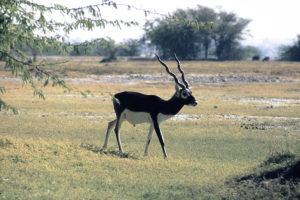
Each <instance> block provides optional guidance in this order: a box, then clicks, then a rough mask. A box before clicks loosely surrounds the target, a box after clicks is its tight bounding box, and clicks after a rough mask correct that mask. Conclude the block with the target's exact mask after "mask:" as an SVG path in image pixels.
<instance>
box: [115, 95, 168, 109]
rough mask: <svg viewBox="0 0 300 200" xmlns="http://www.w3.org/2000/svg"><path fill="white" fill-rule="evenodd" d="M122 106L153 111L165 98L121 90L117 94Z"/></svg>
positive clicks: (116, 96)
mask: <svg viewBox="0 0 300 200" xmlns="http://www.w3.org/2000/svg"><path fill="white" fill-rule="evenodd" d="M115 98H117V99H118V100H119V102H120V106H122V107H124V108H127V109H129V110H131V111H136V112H149V113H150V112H153V111H155V110H157V109H158V108H159V107H160V105H161V103H162V102H163V100H162V99H161V98H160V97H158V96H155V95H146V94H142V93H139V92H128V91H125V92H120V93H118V94H116V95H115Z"/></svg>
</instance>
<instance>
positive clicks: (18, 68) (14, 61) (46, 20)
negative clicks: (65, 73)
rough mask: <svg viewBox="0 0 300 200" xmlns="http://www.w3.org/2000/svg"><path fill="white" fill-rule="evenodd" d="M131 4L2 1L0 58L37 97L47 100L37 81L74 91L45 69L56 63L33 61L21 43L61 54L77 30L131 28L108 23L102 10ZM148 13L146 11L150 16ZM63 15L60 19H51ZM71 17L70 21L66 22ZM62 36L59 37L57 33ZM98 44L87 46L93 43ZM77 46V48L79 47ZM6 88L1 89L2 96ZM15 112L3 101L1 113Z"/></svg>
mask: <svg viewBox="0 0 300 200" xmlns="http://www.w3.org/2000/svg"><path fill="white" fill-rule="evenodd" d="M118 6H125V7H128V8H130V7H131V6H130V5H125V4H117V3H115V2H113V1H110V0H102V1H100V3H99V4H96V5H88V6H84V7H77V8H68V7H65V6H62V5H59V4H54V5H53V6H45V5H41V4H37V3H35V2H33V1H29V0H1V1H0V58H1V60H2V61H4V62H5V68H6V69H9V70H10V71H11V72H12V74H13V75H15V76H21V77H22V79H23V81H24V82H25V83H29V84H30V85H31V86H32V88H33V90H34V95H37V96H39V97H41V98H44V94H43V90H42V88H41V87H38V86H37V84H36V80H38V81H41V82H43V85H44V86H47V85H48V84H49V83H52V86H56V85H58V86H61V87H62V88H64V89H65V90H71V88H70V87H68V85H67V84H66V83H65V81H64V80H62V79H60V78H59V77H58V76H57V75H56V74H55V73H53V72H50V71H46V70H44V69H43V67H45V66H47V65H53V64H57V62H56V63H44V62H43V63H39V62H35V61H33V62H32V61H30V60H29V59H28V55H27V54H26V52H25V51H23V50H22V49H21V48H19V45H20V44H24V45H26V46H27V47H35V48H36V49H38V51H39V53H41V51H42V50H47V49H51V50H55V51H57V52H60V53H66V52H68V50H69V48H70V47H72V45H69V44H68V43H66V42H65V41H66V37H67V36H68V34H69V33H70V32H71V31H73V30H76V29H85V30H92V29H93V28H95V27H100V28H105V27H106V26H107V25H111V26H115V27H121V26H132V25H136V24H137V23H136V22H134V21H123V20H107V19H105V18H103V17H102V15H101V9H100V8H102V7H110V8H113V9H114V8H117V7H118ZM147 12H148V11H145V13H146V14H147ZM53 15H56V16H59V15H61V16H62V17H61V19H62V20H59V18H54V17H52V16H53ZM66 18H68V20H65V19H66ZM57 33H60V34H57ZM97 41H99V39H96V40H94V41H91V42H88V43H84V45H89V44H93V43H95V42H97ZM79 46H80V44H79V45H74V46H73V47H74V48H77V47H79ZM4 92H5V88H4V87H1V86H0V93H4ZM2 109H5V110H9V109H11V110H13V112H14V113H16V112H17V111H16V109H15V108H12V107H11V106H9V105H8V104H6V103H5V102H4V101H3V100H2V98H0V110H2Z"/></svg>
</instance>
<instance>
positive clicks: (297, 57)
mask: <svg viewBox="0 0 300 200" xmlns="http://www.w3.org/2000/svg"><path fill="white" fill-rule="evenodd" d="M280 58H281V59H282V60H287V61H300V35H298V36H297V41H296V42H295V43H294V44H293V45H292V46H284V47H281V49H280Z"/></svg>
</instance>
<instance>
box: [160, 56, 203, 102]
mask: <svg viewBox="0 0 300 200" xmlns="http://www.w3.org/2000/svg"><path fill="white" fill-rule="evenodd" d="M155 56H156V58H157V60H158V61H159V62H160V63H161V64H162V65H163V66H164V67H165V68H166V71H167V73H168V74H170V75H171V76H172V77H173V79H174V81H175V83H176V85H175V90H176V97H177V98H179V99H180V100H181V101H182V102H183V104H184V105H188V106H196V105H197V104H198V102H197V101H196V99H195V97H194V96H193V94H192V90H191V88H190V87H189V84H188V82H187V81H186V80H185V76H184V72H183V70H182V69H181V64H180V61H179V60H178V58H177V56H176V54H174V56H175V60H176V61H177V66H178V70H179V72H180V73H181V78H182V82H183V84H182V83H180V82H179V81H178V79H177V77H176V75H175V74H174V73H172V72H171V71H170V70H169V68H168V66H167V65H166V63H164V62H163V61H162V60H161V59H160V57H159V56H158V55H156V54H155Z"/></svg>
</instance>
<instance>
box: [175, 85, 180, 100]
mask: <svg viewBox="0 0 300 200" xmlns="http://www.w3.org/2000/svg"><path fill="white" fill-rule="evenodd" d="M175 90H176V96H177V97H180V88H179V86H178V85H177V84H175Z"/></svg>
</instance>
